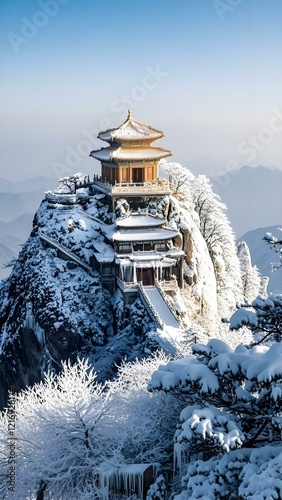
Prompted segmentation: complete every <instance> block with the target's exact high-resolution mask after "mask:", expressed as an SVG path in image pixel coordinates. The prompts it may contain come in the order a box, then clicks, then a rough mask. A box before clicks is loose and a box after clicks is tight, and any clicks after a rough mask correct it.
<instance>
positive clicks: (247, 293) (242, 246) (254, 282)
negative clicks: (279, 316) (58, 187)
mask: <svg viewBox="0 0 282 500" xmlns="http://www.w3.org/2000/svg"><path fill="white" fill-rule="evenodd" d="M237 255H238V258H239V262H240V267H241V276H242V285H243V298H244V300H245V301H246V302H248V303H249V302H251V301H252V300H254V299H255V298H256V297H257V296H258V295H259V291H260V281H261V278H260V275H259V270H258V268H257V267H256V266H252V260H251V254H250V250H249V247H248V245H247V243H246V242H245V241H240V243H238V249H237Z"/></svg>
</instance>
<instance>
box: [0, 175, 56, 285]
mask: <svg viewBox="0 0 282 500" xmlns="http://www.w3.org/2000/svg"><path fill="white" fill-rule="evenodd" d="M51 188H54V181H52V180H50V179H48V178H47V177H35V178H33V179H27V180H24V181H19V182H11V181H9V180H7V179H3V178H0V279H4V278H7V277H8V276H9V274H10V271H11V268H5V267H3V266H5V265H7V264H8V263H9V262H11V260H12V259H14V258H16V257H17V255H18V253H19V251H20V245H21V244H23V243H24V242H25V241H26V239H27V237H28V235H29V233H30V231H31V227H32V220H33V217H34V214H35V212H36V210H37V208H38V206H39V205H40V203H41V201H42V199H43V198H44V191H47V190H48V189H51Z"/></svg>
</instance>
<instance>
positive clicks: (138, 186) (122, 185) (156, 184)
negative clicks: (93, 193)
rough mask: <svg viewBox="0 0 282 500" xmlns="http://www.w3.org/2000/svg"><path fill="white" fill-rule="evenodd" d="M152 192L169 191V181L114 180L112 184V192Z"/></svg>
mask: <svg viewBox="0 0 282 500" xmlns="http://www.w3.org/2000/svg"><path fill="white" fill-rule="evenodd" d="M128 190H130V192H142V193H144V190H145V191H146V192H148V191H149V192H154V193H169V192H170V187H169V182H168V181H167V180H165V179H161V180H159V181H151V182H149V181H146V182H145V181H144V182H116V183H115V185H114V186H112V189H111V191H112V193H123V192H124V193H125V192H128Z"/></svg>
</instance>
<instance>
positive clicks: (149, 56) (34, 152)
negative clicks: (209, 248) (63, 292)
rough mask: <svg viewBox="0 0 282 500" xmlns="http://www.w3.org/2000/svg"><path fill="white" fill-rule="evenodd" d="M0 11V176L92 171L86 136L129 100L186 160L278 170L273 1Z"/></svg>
mask: <svg viewBox="0 0 282 500" xmlns="http://www.w3.org/2000/svg"><path fill="white" fill-rule="evenodd" d="M0 8H1V33H0V36H1V109H2V120H1V122H2V123H1V142H0V146H1V171H0V176H1V177H6V178H9V179H16V178H26V177H28V176H35V175H46V176H48V177H53V176H59V175H60V174H62V175H63V174H64V173H65V174H67V173H68V172H71V171H78V170H83V171H85V172H86V173H92V171H94V169H95V168H96V167H95V161H94V160H93V159H89V158H85V157H86V155H87V148H88V145H90V148H89V149H91V147H93V148H98V147H99V142H98V141H95V140H92V136H94V135H95V133H96V132H98V129H101V128H105V127H106V128H107V127H108V126H115V125H118V124H120V123H121V122H122V121H124V119H125V118H126V109H127V108H128V107H129V106H131V107H132V108H133V117H134V118H136V119H137V120H139V121H143V122H145V123H147V124H150V125H152V126H155V127H156V128H160V129H162V130H163V131H164V133H165V139H164V140H163V141H162V142H161V143H160V145H162V146H163V147H167V148H169V149H171V150H172V151H173V153H174V155H173V160H174V161H179V162H181V163H183V164H184V165H186V166H187V167H189V162H192V161H193V160H194V159H197V158H201V157H212V158H216V159H218V160H220V161H219V166H220V168H221V169H222V165H225V164H227V163H228V162H234V165H235V166H236V164H245V163H249V164H252V165H257V164H260V163H261V164H264V165H276V166H280V167H282V162H281V156H282V155H281V153H282V147H281V144H282V140H281V139H282V93H281V88H282V69H281V54H282V34H281V25H282V2H281V0H241V1H240V0H215V1H214V0H177V1H172V0H154V1H152V0H142V1H136V0H104V1H100V2H97V1H95V0H41V1H40V0H39V1H33V0H13V1H10V0H1V3H0ZM44 10H45V11H44ZM274 110H276V111H274ZM250 137H255V138H257V139H255V140H252V139H251V140H252V141H253V142H252V144H250ZM91 142H92V144H90V143H91ZM102 145H103V144H101V146H102ZM238 148H239V149H240V151H241V153H240V152H238ZM77 150H78V152H77ZM73 151H76V155H75V157H73V154H72V152H73ZM64 166H65V172H64Z"/></svg>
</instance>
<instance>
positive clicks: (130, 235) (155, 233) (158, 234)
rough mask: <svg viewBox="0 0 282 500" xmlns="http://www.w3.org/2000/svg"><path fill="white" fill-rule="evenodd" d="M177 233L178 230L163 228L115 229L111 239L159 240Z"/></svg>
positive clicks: (169, 237) (125, 240)
mask: <svg viewBox="0 0 282 500" xmlns="http://www.w3.org/2000/svg"><path fill="white" fill-rule="evenodd" d="M178 235H179V232H178V231H171V230H169V229H165V228H158V229H146V230H142V229H134V230H132V231H117V232H116V233H114V234H113V241H124V242H127V241H159V240H169V239H171V238H175V237H176V236H178Z"/></svg>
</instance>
